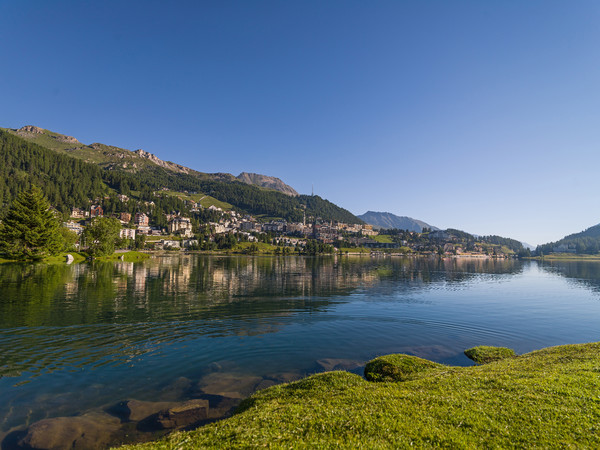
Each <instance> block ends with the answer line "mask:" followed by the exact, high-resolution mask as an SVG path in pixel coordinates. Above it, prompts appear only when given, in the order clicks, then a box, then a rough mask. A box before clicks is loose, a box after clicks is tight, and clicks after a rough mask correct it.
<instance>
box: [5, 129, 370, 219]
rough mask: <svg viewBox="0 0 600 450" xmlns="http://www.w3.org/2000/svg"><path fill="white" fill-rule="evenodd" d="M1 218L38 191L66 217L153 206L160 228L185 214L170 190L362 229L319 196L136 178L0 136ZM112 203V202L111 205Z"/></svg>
mask: <svg viewBox="0 0 600 450" xmlns="http://www.w3.org/2000/svg"><path fill="white" fill-rule="evenodd" d="M0 163H1V167H0V175H1V179H0V214H2V213H3V212H5V211H6V209H7V207H8V205H9V204H10V203H11V201H12V200H13V199H14V198H16V196H17V195H18V193H19V192H21V191H23V190H25V189H28V188H29V187H30V186H32V185H37V186H39V187H40V188H41V189H42V191H43V192H44V194H45V195H46V197H48V199H49V201H50V203H51V204H52V205H53V206H54V207H55V208H56V209H57V210H59V211H61V212H63V213H65V212H68V211H69V210H70V209H71V208H72V207H85V208H87V206H88V205H89V201H90V200H91V201H93V200H95V199H97V198H98V199H103V198H104V197H108V198H107V199H103V200H102V202H103V205H104V206H105V208H108V209H107V212H119V210H124V211H127V210H132V209H135V208H137V207H136V206H131V205H129V206H127V205H118V204H117V203H116V201H115V200H114V199H115V198H116V195H117V194H125V195H132V192H135V193H136V196H137V200H140V201H147V202H150V201H153V202H154V203H155V207H154V208H153V213H154V215H155V216H156V219H157V221H158V222H159V223H160V221H161V220H160V219H159V216H160V215H161V214H162V213H168V212H172V211H174V210H177V211H184V210H185V205H184V204H183V202H182V201H181V200H179V199H168V198H162V199H161V198H157V197H156V196H154V194H153V192H154V191H158V190H160V189H162V188H168V189H169V190H171V191H177V192H184V191H185V192H197V193H203V194H207V195H210V196H212V197H214V198H216V199H217V200H220V201H223V202H227V203H230V204H232V205H234V207H235V209H237V210H239V211H242V212H246V213H249V214H253V215H259V216H268V217H280V218H283V219H286V220H288V221H294V222H297V221H301V220H302V217H303V215H304V212H305V211H306V214H307V216H315V217H321V218H323V219H325V220H335V221H339V222H347V223H363V222H362V221H361V220H360V219H358V218H357V217H355V216H354V215H353V214H352V213H350V212H349V211H347V210H345V209H343V208H340V207H339V206H337V205H335V204H333V203H331V202H329V201H327V200H324V199H322V198H320V197H318V196H307V195H301V196H299V197H290V196H288V195H285V194H283V193H280V192H277V191H273V190H269V189H264V188H259V187H257V186H252V185H248V184H245V183H242V182H240V181H237V180H236V181H231V182H225V181H218V180H216V179H213V178H210V177H206V176H199V175H197V174H194V173H190V174H185V173H175V172H171V171H169V170H166V169H163V168H162V167H159V166H154V167H147V168H144V169H143V170H140V171H138V172H137V173H131V172H126V171H119V170H118V169H102V168H100V167H99V166H97V165H95V164H91V163H87V162H84V161H82V160H81V159H76V158H72V157H70V156H67V155H65V154H60V153H57V152H56V151H54V150H50V149H47V148H44V147H41V146H39V145H37V144H34V143H31V142H28V141H26V140H24V139H22V138H20V137H18V136H15V135H13V134H10V133H8V132H5V131H3V130H0ZM111 199H112V200H111ZM130 212H133V211H130Z"/></svg>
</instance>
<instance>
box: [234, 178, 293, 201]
mask: <svg viewBox="0 0 600 450" xmlns="http://www.w3.org/2000/svg"><path fill="white" fill-rule="evenodd" d="M237 179H238V180H240V181H241V182H242V183H246V184H253V185H255V186H260V187H264V188H268V189H274V190H276V191H279V192H283V193H284V194H286V195H289V196H292V197H296V196H298V195H299V194H298V192H296V190H295V189H294V188H293V187H291V186H288V185H287V184H285V183H284V182H283V181H281V180H280V179H279V178H276V177H269V176H267V175H261V174H259V173H248V172H242V173H240V174H239V175H238V176H237Z"/></svg>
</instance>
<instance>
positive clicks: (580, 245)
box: [536, 224, 600, 255]
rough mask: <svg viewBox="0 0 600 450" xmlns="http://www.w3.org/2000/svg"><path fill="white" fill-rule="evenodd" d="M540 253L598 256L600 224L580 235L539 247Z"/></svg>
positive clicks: (573, 235) (576, 234)
mask: <svg viewBox="0 0 600 450" xmlns="http://www.w3.org/2000/svg"><path fill="white" fill-rule="evenodd" d="M536 251H537V252H538V253H540V252H543V253H544V254H548V253H552V252H556V253H579V254H592V255H593V254H596V253H598V252H599V251H600V224H598V225H594V226H592V227H589V228H587V229H586V230H584V231H581V232H579V233H574V234H570V235H568V236H565V237H564V238H562V239H561V240H559V241H556V242H550V243H548V244H544V245H539V246H538V247H537V248H536Z"/></svg>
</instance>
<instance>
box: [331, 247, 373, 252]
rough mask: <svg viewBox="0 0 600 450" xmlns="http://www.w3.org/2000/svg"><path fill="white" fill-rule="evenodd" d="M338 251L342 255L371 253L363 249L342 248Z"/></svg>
mask: <svg viewBox="0 0 600 450" xmlns="http://www.w3.org/2000/svg"><path fill="white" fill-rule="evenodd" d="M338 251H340V252H342V253H371V250H369V249H368V248H364V247H342V248H340V249H339V250H338Z"/></svg>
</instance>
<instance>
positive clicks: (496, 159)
mask: <svg viewBox="0 0 600 450" xmlns="http://www.w3.org/2000/svg"><path fill="white" fill-rule="evenodd" d="M599 24H600V3H598V2H595V1H576V2H572V1H551V0H540V1H510V0H507V1H445V0H444V1H434V0H429V1H399V0H398V1H373V2H364V1H350V0H349V1H322V0H319V1H301V2H300V1H283V0H282V1H212V2H202V1H189V2H184V1H179V2H177V1H173V2H164V1H143V2H142V1H140V2H134V1H130V2H125V1H110V0H109V1H102V2H91V1H75V0H73V1H60V0H57V1H52V2H48V1H22V0H3V1H1V2H0V46H1V47H0V48H1V50H2V52H1V54H2V58H1V61H2V62H1V63H0V69H1V70H0V86H2V96H1V100H0V105H1V107H0V126H4V127H11V128H18V127H21V126H23V125H26V124H33V125H37V126H40V127H43V128H47V129H50V130H53V131H57V132H61V133H65V134H69V135H72V136H75V137H77V138H78V139H79V140H80V141H82V142H85V143H88V144H89V143H92V142H103V143H106V144H112V145H117V146H120V147H124V148H128V149H130V150H135V149H137V148H143V149H144V150H147V151H150V152H152V153H155V154H156V155H157V156H159V157H160V158H162V159H166V160H171V161H175V162H178V163H181V164H184V165H187V166H189V167H192V168H194V169H197V170H200V171H204V172H230V173H233V174H235V175H237V174H239V173H240V172H242V171H247V172H257V173H263V174H266V175H273V176H277V177H279V178H281V179H282V180H284V181H285V182H286V183H288V184H290V185H291V186H293V187H294V188H295V189H296V190H298V191H299V192H301V193H310V192H311V186H312V185H314V190H315V193H316V194H319V195H320V196H322V197H324V198H327V199H329V200H331V201H333V202H335V203H337V204H339V205H340V206H343V207H345V208H347V209H349V210H350V211H352V212H353V213H356V214H362V213H364V212H365V211H367V210H374V211H389V212H392V213H395V214H398V215H407V216H411V217H414V218H418V219H421V220H424V221H426V222H428V223H430V224H432V225H435V226H438V227H441V228H447V227H453V228H459V229H463V230H465V231H469V232H472V233H477V234H499V235H503V236H508V237H513V238H516V239H519V240H523V241H526V242H528V243H531V244H538V243H545V242H548V241H553V240H557V239H560V238H561V237H563V236H564V235H566V234H569V233H573V232H577V231H581V230H583V229H585V228H587V227H589V226H592V225H595V224H597V223H599V222H600V196H598V192H599V187H600V177H599V176H598V168H599V167H600V164H599V163H600V152H599V151H598V143H599V142H600V126H599V124H600V122H599V119H600V98H599V97H600V89H598V86H599V85H600V83H599V81H600V52H599V51H598V49H599V48H600V26H599Z"/></svg>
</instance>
